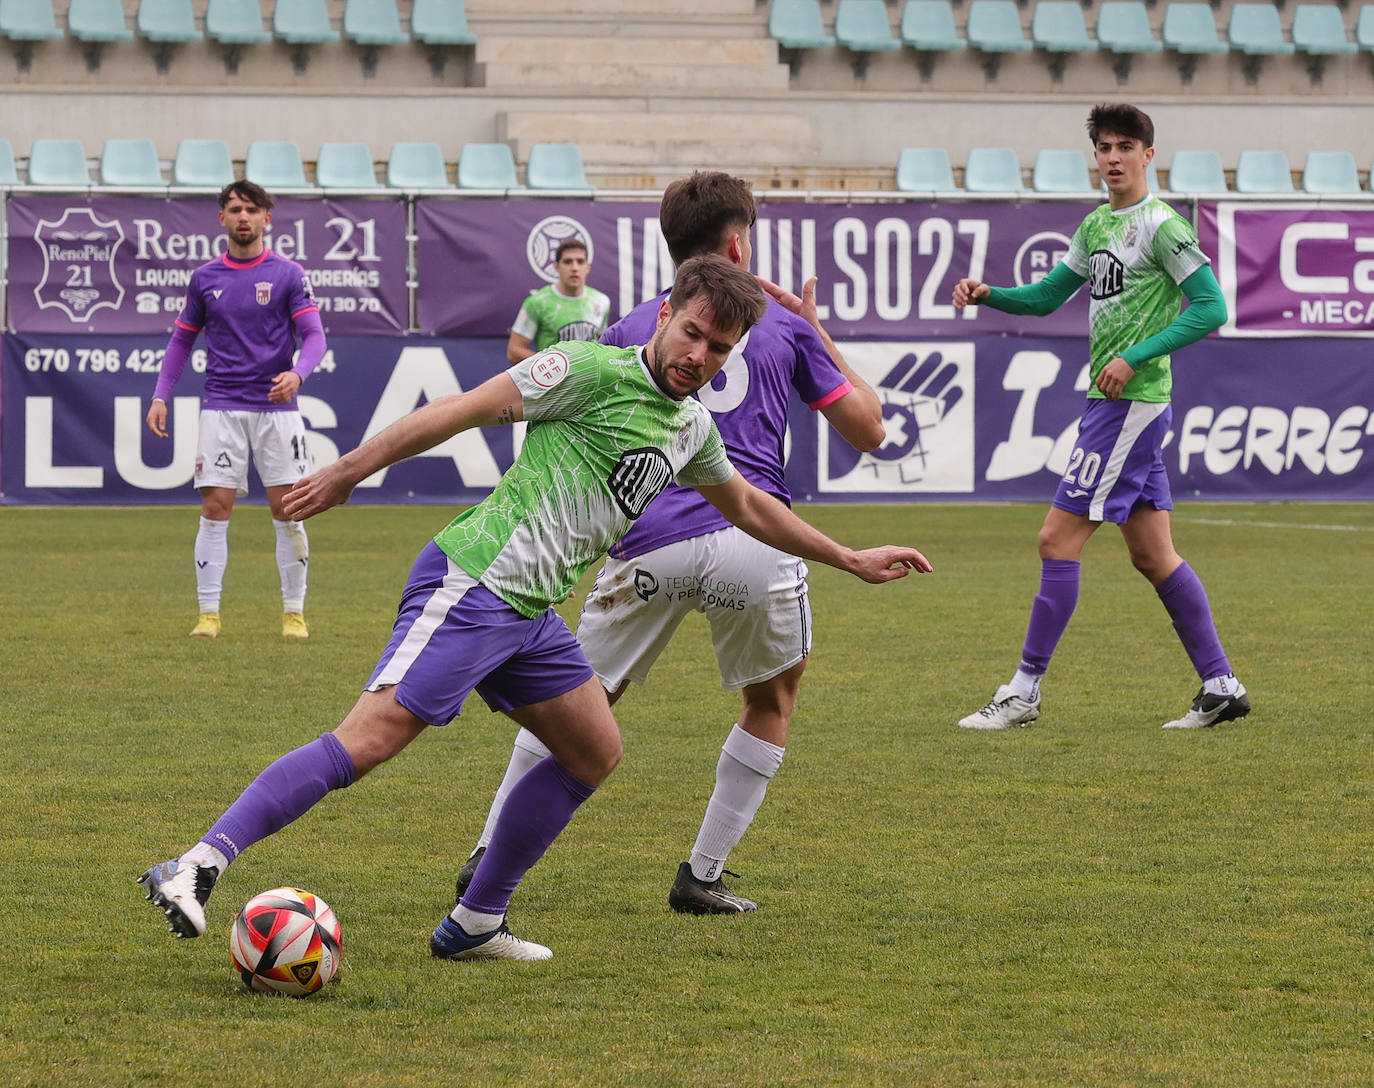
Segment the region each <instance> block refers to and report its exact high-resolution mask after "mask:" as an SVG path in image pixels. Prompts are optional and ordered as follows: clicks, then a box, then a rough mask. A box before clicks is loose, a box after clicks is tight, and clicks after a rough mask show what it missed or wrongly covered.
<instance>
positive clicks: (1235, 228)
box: [1198, 201, 1374, 337]
mask: <svg viewBox="0 0 1374 1088" xmlns="http://www.w3.org/2000/svg"><path fill="white" fill-rule="evenodd" d="M1198 240H1199V241H1200V242H1201V244H1202V249H1203V251H1204V252H1205V253H1209V254H1212V255H1213V257H1214V260H1215V262H1216V273H1217V280H1218V282H1219V283H1220V284H1221V290H1222V294H1224V295H1225V296H1226V308H1227V311H1228V312H1229V314H1230V318H1229V320H1228V321H1227V324H1226V325H1224V326H1223V327H1222V329H1221V335H1222V336H1248V337H1276V336H1371V335H1374V206H1372V205H1369V204H1330V203H1322V204H1293V203H1286V204H1278V203H1256V204H1250V203H1241V202H1239V201H1234V202H1228V201H1221V202H1219V203H1218V202H1211V201H1206V202H1203V203H1202V204H1201V205H1200V206H1199V221H1198Z"/></svg>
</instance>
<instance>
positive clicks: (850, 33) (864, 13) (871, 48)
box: [835, 0, 902, 79]
mask: <svg viewBox="0 0 1374 1088" xmlns="http://www.w3.org/2000/svg"><path fill="white" fill-rule="evenodd" d="M835 40H836V41H837V42H839V43H840V44H841V45H842V46H844V47H845V48H846V49H848V50H849V53H850V63H851V64H852V65H853V68H854V75H855V76H856V77H858V78H859V79H862V78H863V77H864V73H865V72H866V71H867V70H868V62H869V59H870V58H871V57H872V55H873V54H874V53H886V52H891V51H892V50H894V49H900V48H901V47H902V43H901V42H900V41H898V40H897V38H896V36H895V35H894V34H893V33H892V24H891V23H889V22H888V20H887V5H886V4H884V3H883V0H839V3H838V4H837V5H836V6H835Z"/></svg>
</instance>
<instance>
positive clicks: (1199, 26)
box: [1162, 3, 1227, 83]
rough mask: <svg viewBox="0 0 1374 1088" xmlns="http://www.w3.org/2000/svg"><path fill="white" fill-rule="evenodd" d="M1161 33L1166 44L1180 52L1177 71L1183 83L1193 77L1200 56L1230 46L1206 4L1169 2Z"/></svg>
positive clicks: (1218, 51) (1189, 81) (1222, 50)
mask: <svg viewBox="0 0 1374 1088" xmlns="http://www.w3.org/2000/svg"><path fill="white" fill-rule="evenodd" d="M1162 37H1163V39H1164V48H1165V49H1171V50H1173V51H1174V52H1175V53H1177V54H1178V74H1179V77H1180V78H1181V79H1182V80H1183V82H1184V83H1191V82H1192V81H1193V73H1194V72H1196V71H1197V60H1198V57H1200V56H1205V55H1207V54H1209V53H1225V52H1226V50H1227V45H1226V43H1225V42H1223V41H1222V40H1221V39H1220V38H1219V37H1217V21H1216V19H1214V18H1213V17H1212V9H1211V7H1209V6H1208V5H1207V4H1199V3H1189V4H1170V5H1169V6H1168V7H1167V8H1165V10H1164V27H1163V31H1162Z"/></svg>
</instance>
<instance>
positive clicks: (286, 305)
mask: <svg viewBox="0 0 1374 1088" xmlns="http://www.w3.org/2000/svg"><path fill="white" fill-rule="evenodd" d="M318 308H319V307H318V306H317V305H316V303H315V296H314V295H313V294H312V293H311V291H310V281H309V280H307V279H306V277H305V270H304V269H303V268H301V266H300V265H298V264H297V263H296V262H295V261H288V260H287V259H286V258H285V257H279V256H277V254H275V253H273V252H272V251H271V250H270V249H265V250H263V252H262V254H261V255H260V256H258V257H255V258H254V259H253V260H251V261H236V260H234V259H233V258H232V257H230V256H229V255H228V254H225V255H224V256H222V257H218V258H216V259H215V260H213V261H210V262H209V263H208V264H203V265H201V266H200V267H199V268H197V269H196V270H195V271H194V272H192V273H191V284H190V287H189V288H188V289H187V291H186V306H185V308H184V309H183V310H182V311H181V316H180V317H178V318H177V324H178V325H180V326H181V327H182V328H183V329H189V330H190V331H192V332H199V331H200V330H201V329H204V330H205V347H206V353H207V356H208V358H207V361H206V367H205V399H204V402H203V404H202V407H205V408H211V409H215V410H218V411H243V410H247V411H250V412H286V411H294V410H295V408H296V402H295V400H294V399H292V400H289V401H287V402H285V403H284V404H273V403H272V402H271V401H269V400H268V399H267V393H268V391H269V390H270V389H271V388H272V379H273V378H275V377H276V376H277V375H278V374H280V373H281V372H282V371H284V370H290V369H291V357H292V356H293V355H294V354H295V351H296V332H295V327H294V324H293V321H294V319H295V318H296V317H297V315H299V314H303V313H305V312H307V311H309V310H316V309H318Z"/></svg>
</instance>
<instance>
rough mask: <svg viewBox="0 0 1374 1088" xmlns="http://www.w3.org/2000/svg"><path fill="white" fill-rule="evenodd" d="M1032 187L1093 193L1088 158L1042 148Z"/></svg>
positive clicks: (1038, 189)
mask: <svg viewBox="0 0 1374 1088" xmlns="http://www.w3.org/2000/svg"><path fill="white" fill-rule="evenodd" d="M1074 2H1075V3H1076V2H1077V0H1074ZM1031 188H1032V189H1034V190H1035V191H1036V192H1037V193H1091V192H1092V191H1093V183H1092V178H1091V177H1090V176H1089V174H1088V160H1087V159H1085V158H1084V157H1083V152H1081V151H1073V150H1069V149H1063V148H1042V149H1041V150H1040V151H1038V152H1036V155H1035V165H1034V167H1032V169H1031Z"/></svg>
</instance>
